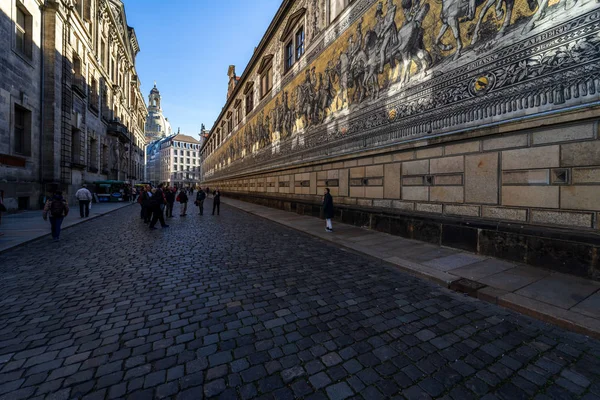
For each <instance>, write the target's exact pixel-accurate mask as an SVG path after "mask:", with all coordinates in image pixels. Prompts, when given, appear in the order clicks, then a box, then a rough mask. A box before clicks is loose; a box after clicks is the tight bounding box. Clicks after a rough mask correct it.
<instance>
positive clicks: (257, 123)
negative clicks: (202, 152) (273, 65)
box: [205, 0, 600, 178]
mask: <svg viewBox="0 0 600 400" xmlns="http://www.w3.org/2000/svg"><path fill="white" fill-rule="evenodd" d="M452 1H456V0H443V1H442V7H439V4H437V3H435V2H424V1H422V2H419V1H414V2H404V3H403V4H402V6H403V7H405V8H402V9H401V10H399V9H397V6H396V4H395V3H394V2H393V1H390V0H388V1H386V2H385V7H384V6H383V3H377V5H374V4H375V1H373V0H363V1H356V2H355V3H353V4H354V6H353V8H351V9H350V10H348V11H346V14H345V15H342V18H341V19H339V20H338V22H337V23H336V24H335V25H334V26H331V27H329V28H328V29H327V30H326V31H325V32H324V33H321V34H320V35H319V36H318V38H317V40H318V41H317V42H316V43H313V44H311V46H310V48H309V51H308V53H307V54H306V59H307V66H306V68H304V69H301V70H297V73H296V75H294V74H291V73H290V74H287V75H286V76H284V78H283V79H282V82H281V86H280V87H281V92H280V93H276V94H273V96H268V97H269V99H268V100H267V99H263V101H261V103H260V104H259V107H258V109H257V111H256V114H255V115H256V117H255V118H250V119H248V120H249V122H248V123H247V124H246V126H244V127H242V128H241V129H240V130H239V132H238V133H237V134H236V135H234V137H233V138H232V139H231V140H229V141H228V142H226V143H225V144H224V145H223V146H222V147H221V148H219V149H217V151H215V152H214V153H213V154H211V155H210V156H209V157H208V158H207V159H206V161H205V171H206V177H207V178H212V177H215V178H216V177H225V176H230V175H235V174H237V173H239V172H241V171H244V172H249V171H252V170H260V169H264V168H268V166H272V165H286V164H289V163H293V162H295V161H300V160H302V161H306V160H307V159H316V158H319V157H324V156H327V155H330V154H343V153H345V152H354V151H357V150H360V149H364V148H372V147H374V146H382V145H389V144H396V143H400V142H402V141H406V140H414V139H417V138H422V137H426V136H427V137H428V136H435V135H440V134H448V133H452V132H455V131H461V130H466V129H472V128H475V127H481V126H485V125H489V124H500V123H503V122H504V121H509V120H512V119H514V118H525V117H534V116H536V115H540V114H541V113H546V112H553V113H554V112H560V111H561V110H562V109H565V108H570V107H576V106H583V105H590V104H595V103H597V102H598V101H599V100H600V34H599V33H598V32H600V9H599V8H598V7H599V5H598V3H596V2H595V1H587V2H581V1H580V2H579V3H577V4H575V6H574V7H573V4H571V2H570V1H569V0H562V1H560V2H558V3H556V4H554V5H553V6H550V7H548V6H547V4H546V3H542V5H541V7H542V8H543V9H540V8H539V7H540V6H538V5H536V4H533V3H531V2H529V3H527V2H526V1H524V0H504V1H503V2H499V3H497V4H499V6H498V7H496V9H491V8H490V7H488V6H487V5H480V6H478V7H477V8H476V9H473V10H469V9H468V7H465V8H460V7H458V8H451V7H449V6H448V4H444V3H446V2H448V3H450V2H452ZM488 3H489V2H488ZM447 6H448V7H447ZM486 7H487V8H486ZM398 8H401V7H400V6H399V7H398ZM456 9H458V10H459V11H460V12H462V13H464V14H460V13H458V14H452V12H451V11H452V10H456ZM449 10H450V11H449ZM449 13H450V14H452V15H450V14H449ZM453 24H457V27H458V29H456V30H453V29H448V28H452V26H453ZM469 42H470V43H469ZM332 48H335V50H330V49H332Z"/></svg>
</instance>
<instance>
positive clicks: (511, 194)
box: [502, 186, 559, 208]
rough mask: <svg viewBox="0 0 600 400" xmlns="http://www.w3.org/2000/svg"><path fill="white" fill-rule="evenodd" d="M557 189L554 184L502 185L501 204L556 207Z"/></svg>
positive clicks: (557, 205) (557, 203)
mask: <svg viewBox="0 0 600 400" xmlns="http://www.w3.org/2000/svg"><path fill="white" fill-rule="evenodd" d="M558 190H559V188H558V187H556V186H503V187H502V205H504V206H517V207H518V206H520V207H540V208H558V207H559V200H558V197H559V195H558Z"/></svg>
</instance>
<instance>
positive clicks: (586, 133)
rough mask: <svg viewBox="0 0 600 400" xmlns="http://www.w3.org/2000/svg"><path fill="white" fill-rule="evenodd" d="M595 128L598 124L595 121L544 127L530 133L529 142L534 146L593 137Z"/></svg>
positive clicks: (596, 128)
mask: <svg viewBox="0 0 600 400" xmlns="http://www.w3.org/2000/svg"><path fill="white" fill-rule="evenodd" d="M597 130H598V124H597V123H596V122H588V123H585V124H577V125H567V126H561V127H549V128H544V129H543V130H539V131H536V132H533V133H532V134H531V144H532V145H534V146H536V145H540V144H548V143H559V142H569V141H573V140H585V139H594V138H595V137H596V132H597Z"/></svg>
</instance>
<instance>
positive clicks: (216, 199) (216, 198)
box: [212, 188, 221, 215]
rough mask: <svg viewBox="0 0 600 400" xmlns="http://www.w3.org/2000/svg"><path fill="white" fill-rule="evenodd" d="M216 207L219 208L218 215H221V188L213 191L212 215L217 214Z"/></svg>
mask: <svg viewBox="0 0 600 400" xmlns="http://www.w3.org/2000/svg"><path fill="white" fill-rule="evenodd" d="M215 208H216V209H217V215H219V212H220V211H221V192H220V191H219V188H217V190H215V191H214V192H213V213H212V215H215Z"/></svg>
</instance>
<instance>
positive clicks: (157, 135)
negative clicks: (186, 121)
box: [145, 83, 173, 143]
mask: <svg viewBox="0 0 600 400" xmlns="http://www.w3.org/2000/svg"><path fill="white" fill-rule="evenodd" d="M160 101H161V96H160V91H159V90H158V88H157V87H156V83H154V87H153V88H152V90H151V91H150V95H149V96H148V116H147V117H146V125H145V134H146V143H151V142H154V141H156V140H160V139H164V138H166V137H168V136H171V135H172V134H173V130H172V128H171V123H170V122H169V120H168V119H167V118H165V116H164V115H163V111H162V107H161V105H160Z"/></svg>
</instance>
